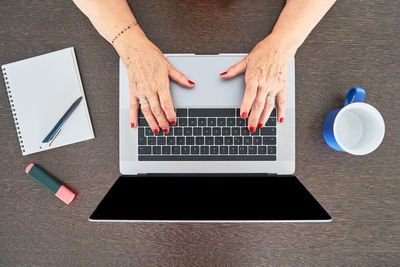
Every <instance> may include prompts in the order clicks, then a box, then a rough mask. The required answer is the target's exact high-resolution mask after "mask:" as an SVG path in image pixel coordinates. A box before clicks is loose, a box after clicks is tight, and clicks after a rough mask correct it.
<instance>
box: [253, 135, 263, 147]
mask: <svg viewBox="0 0 400 267" xmlns="http://www.w3.org/2000/svg"><path fill="white" fill-rule="evenodd" d="M261 143H262V139H261V136H254V137H253V145H256V146H259V145H261Z"/></svg>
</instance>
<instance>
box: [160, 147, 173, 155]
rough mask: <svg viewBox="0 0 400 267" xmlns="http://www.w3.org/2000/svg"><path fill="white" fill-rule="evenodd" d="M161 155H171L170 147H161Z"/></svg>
mask: <svg viewBox="0 0 400 267" xmlns="http://www.w3.org/2000/svg"><path fill="white" fill-rule="evenodd" d="M161 151H162V154H163V155H169V154H171V147H170V146H163V147H162V148H161Z"/></svg>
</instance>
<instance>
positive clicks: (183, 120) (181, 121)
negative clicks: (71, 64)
mask: <svg viewBox="0 0 400 267" xmlns="http://www.w3.org/2000/svg"><path fill="white" fill-rule="evenodd" d="M178 125H179V126H187V118H179V119H178Z"/></svg>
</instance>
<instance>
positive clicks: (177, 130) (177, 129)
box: [173, 127, 183, 136]
mask: <svg viewBox="0 0 400 267" xmlns="http://www.w3.org/2000/svg"><path fill="white" fill-rule="evenodd" d="M173 129H174V135H175V136H180V135H183V128H182V127H175V128H173Z"/></svg>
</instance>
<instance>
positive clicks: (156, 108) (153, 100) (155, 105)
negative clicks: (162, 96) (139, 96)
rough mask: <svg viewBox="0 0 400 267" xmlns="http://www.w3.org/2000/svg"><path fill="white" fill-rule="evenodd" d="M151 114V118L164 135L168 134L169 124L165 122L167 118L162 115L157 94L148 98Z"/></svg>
mask: <svg viewBox="0 0 400 267" xmlns="http://www.w3.org/2000/svg"><path fill="white" fill-rule="evenodd" d="M148 99H149V103H150V108H151V112H152V113H153V116H154V117H155V118H156V120H157V122H158V125H159V126H160V127H161V128H162V130H163V132H164V133H168V132H169V123H168V121H167V117H166V116H165V114H164V111H163V110H162V108H161V105H160V101H159V99H158V95H157V94H152V95H150V96H148Z"/></svg>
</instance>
